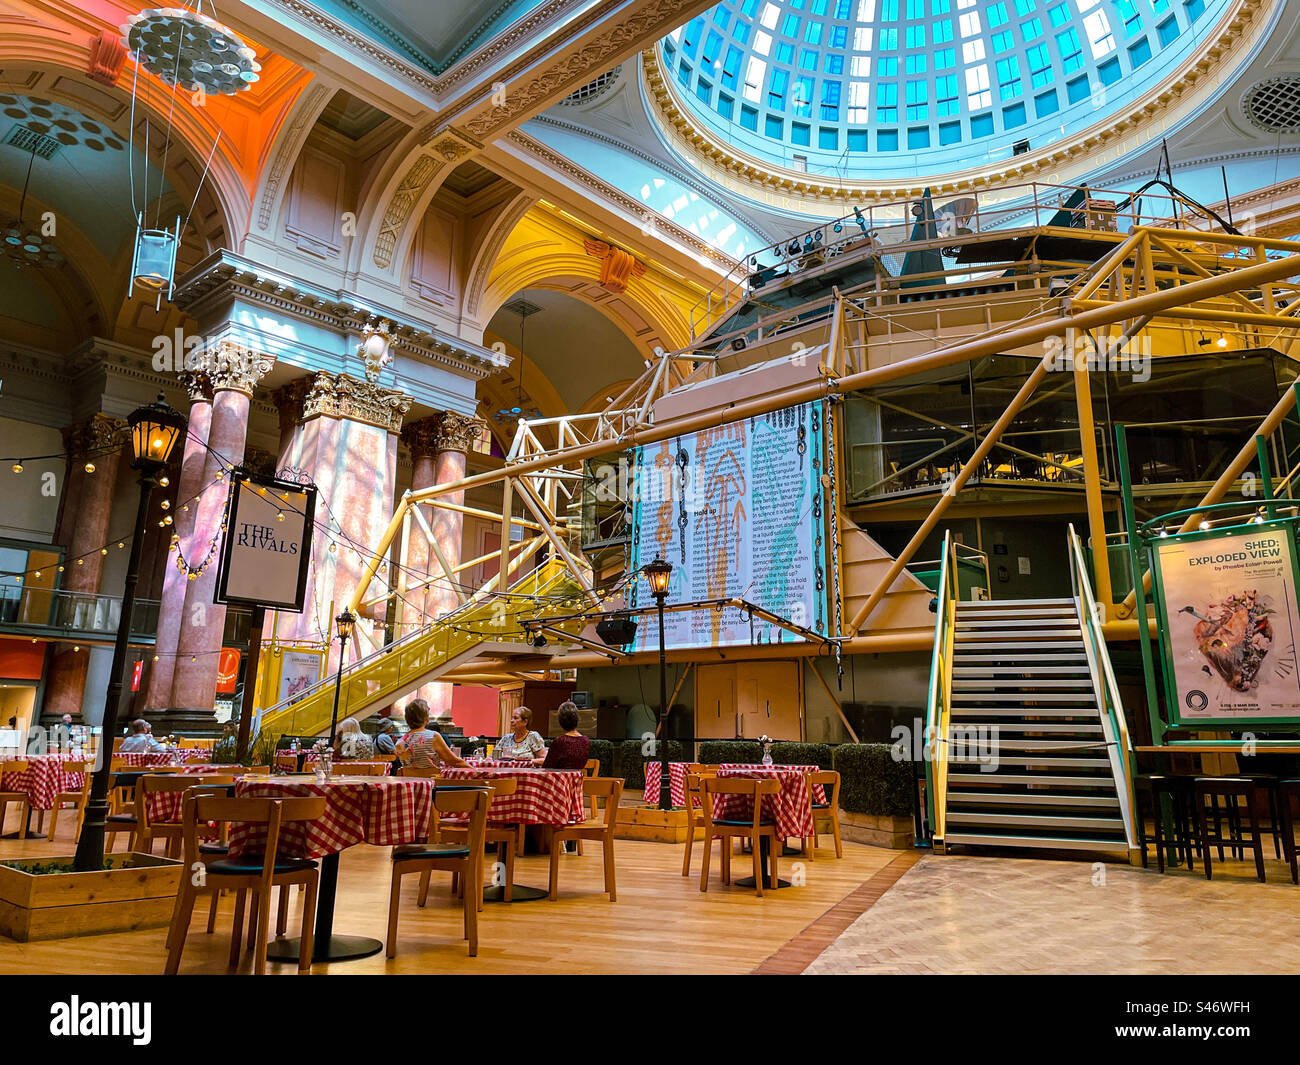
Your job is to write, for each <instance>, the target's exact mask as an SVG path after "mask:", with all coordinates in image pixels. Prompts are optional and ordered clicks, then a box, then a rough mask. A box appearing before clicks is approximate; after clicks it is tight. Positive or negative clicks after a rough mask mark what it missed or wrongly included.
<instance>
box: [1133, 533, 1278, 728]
mask: <svg viewBox="0 0 1300 1065" xmlns="http://www.w3.org/2000/svg"><path fill="white" fill-rule="evenodd" d="M1153 553H1154V555H1155V563H1156V565H1155V567H1154V575H1155V579H1156V605H1157V608H1158V610H1159V614H1160V630H1161V633H1162V636H1163V649H1164V654H1165V664H1166V669H1165V679H1166V685H1167V689H1168V694H1169V704H1170V706H1171V708H1172V710H1173V714H1174V723H1175V724H1189V725H1190V724H1196V725H1203V724H1225V723H1226V724H1239V723H1250V724H1259V723H1282V722H1295V721H1297V720H1300V674H1298V673H1297V670H1296V640H1297V637H1300V613H1298V612H1297V606H1296V587H1297V584H1298V583H1300V581H1298V580H1297V570H1296V549H1295V538H1294V534H1293V531H1292V527H1291V525H1290V524H1289V523H1284V522H1276V523H1264V524H1260V525H1252V526H1251V527H1250V529H1249V531H1245V532H1243V531H1237V530H1233V531H1231V532H1228V533H1222V534H1220V533H1210V534H1208V535H1193V536H1181V537H1169V538H1168V539H1164V538H1162V539H1159V540H1156V541H1155V542H1154V552H1153Z"/></svg>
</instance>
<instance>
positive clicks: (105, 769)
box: [73, 392, 186, 873]
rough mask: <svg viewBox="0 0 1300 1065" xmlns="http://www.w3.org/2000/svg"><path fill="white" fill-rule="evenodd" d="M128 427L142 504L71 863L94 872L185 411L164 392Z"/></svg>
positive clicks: (98, 863)
mask: <svg viewBox="0 0 1300 1065" xmlns="http://www.w3.org/2000/svg"><path fill="white" fill-rule="evenodd" d="M126 422H127V425H128V426H129V427H130V429H131V448H132V450H133V451H134V452H135V459H134V461H132V463H131V468H132V469H134V470H139V471H140V506H139V508H138V509H137V511H136V515H135V529H134V530H133V531H132V533H131V553H130V557H129V559H128V561H127V565H126V584H125V585H124V587H123V589H122V612H121V615H120V616H119V617H118V620H117V639H116V640H115V641H114V643H113V664H112V666H111V667H110V669H109V673H108V693H107V695H106V696H105V698H104V720H103V723H102V733H101V736H100V749H99V768H98V769H96V770H95V777H94V780H93V781H92V782H91V785H90V798H89V799H88V800H87V802H86V814H85V820H84V823H83V824H82V827H81V840H80V842H79V843H78V844H77V857H76V861H75V862H74V863H73V869H75V870H76V871H77V872H79V873H86V872H92V871H95V870H98V869H101V868H103V865H104V829H105V825H106V823H107V820H108V785H109V782H110V778H111V777H112V774H113V759H112V751H113V736H114V734H115V733H116V732H117V713H118V710H119V709H120V704H121V702H122V674H123V672H124V671H125V670H126V652H127V641H128V640H129V638H130V635H131V614H132V613H133V611H134V609H135V586H136V585H137V584H138V583H139V580H140V551H141V548H142V547H143V546H144V525H145V520H146V519H147V518H148V516H149V497H150V495H151V494H152V493H153V489H154V486H155V485H157V484H158V476H159V474H161V473H162V471H163V470H164V469H165V468H166V467H167V459H168V458H169V457H170V455H171V453H172V448H173V447H175V446H176V441H177V440H179V439H180V437H181V435H182V434H183V433H184V432H185V424H186V422H185V415H183V414H181V413H180V411H176V410H172V408H171V407H169V406H167V403H166V402H165V400H164V397H163V394H162V393H161V392H159V393H158V398H157V399H156V400H155V401H154V402H153V403H150V404H149V405H148V406H147V407H138V408H137V409H135V410H133V411H132V412H131V413H130V414H129V415H127V419H126Z"/></svg>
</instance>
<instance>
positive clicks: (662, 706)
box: [641, 555, 673, 810]
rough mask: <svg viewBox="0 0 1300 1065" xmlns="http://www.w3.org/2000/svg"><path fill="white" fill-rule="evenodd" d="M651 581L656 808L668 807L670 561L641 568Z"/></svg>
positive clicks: (671, 803)
mask: <svg viewBox="0 0 1300 1065" xmlns="http://www.w3.org/2000/svg"><path fill="white" fill-rule="evenodd" d="M641 573H642V574H643V575H644V576H645V579H646V580H647V581H648V582H649V584H650V594H651V595H653V596H654V597H655V604H656V605H657V606H658V607H659V745H658V748H659V770H660V772H659V809H661V810H671V809H672V806H673V800H672V791H671V790H670V786H669V779H668V778H669V773H668V665H667V660H666V659H665V657H664V599H666V598H667V596H668V579H669V578H670V577H671V576H672V575H673V564H672V563H671V562H668V561H666V560H664V559H663V558H660V557H659V556H658V555H655V560H654V561H653V562H650V563H647V564H646V565H644V566H642V567H641Z"/></svg>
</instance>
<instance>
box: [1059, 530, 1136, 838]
mask: <svg viewBox="0 0 1300 1065" xmlns="http://www.w3.org/2000/svg"><path fill="white" fill-rule="evenodd" d="M1068 537H1069V547H1070V551H1069V554H1070V584H1071V586H1072V588H1073V590H1074V602H1075V606H1076V608H1077V609H1078V612H1079V628H1080V629H1081V631H1082V632H1083V645H1084V650H1085V651H1086V652H1087V655H1088V671H1089V672H1090V673H1091V674H1092V686H1093V691H1094V692H1095V694H1096V696H1097V706H1098V708H1099V709H1100V711H1101V715H1100V716H1101V727H1102V732H1103V734H1104V736H1105V743H1106V754H1107V757H1108V758H1109V759H1110V764H1111V772H1112V774H1113V776H1114V778H1115V785H1116V787H1115V792H1116V794H1117V795H1118V797H1119V806H1120V816H1121V817H1122V818H1123V821H1124V837H1125V839H1126V840H1127V841H1128V846H1129V849H1130V850H1135V849H1137V846H1138V838H1137V825H1136V822H1135V821H1134V816H1135V811H1136V804H1135V802H1134V797H1133V766H1134V758H1135V754H1134V752H1133V748H1132V745H1131V743H1130V741H1129V734H1128V721H1127V719H1126V718H1125V716H1124V700H1123V699H1122V697H1121V696H1120V693H1119V685H1118V684H1117V683H1116V681H1115V671H1114V670H1113V669H1112V668H1111V664H1110V655H1109V653H1107V651H1106V638H1105V636H1104V635H1103V633H1102V624H1103V623H1104V621H1105V616H1104V613H1103V610H1102V607H1101V604H1100V603H1098V602H1097V598H1096V596H1095V595H1094V594H1093V591H1092V581H1091V579H1090V578H1089V576H1088V567H1087V564H1086V563H1085V561H1084V553H1083V543H1082V542H1081V541H1080V539H1079V534H1078V533H1076V532H1075V531H1074V524H1073V523H1071V524H1070V527H1069V532H1068Z"/></svg>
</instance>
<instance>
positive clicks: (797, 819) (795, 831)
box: [713, 762, 826, 887]
mask: <svg viewBox="0 0 1300 1065" xmlns="http://www.w3.org/2000/svg"><path fill="white" fill-rule="evenodd" d="M819 772H821V766H816V765H749V764H744V763H738V762H733V763H724V764H723V765H720V766H718V768H717V775H718V776H719V777H723V778H732V779H735V778H742V779H751V780H755V779H756V780H767V779H772V778H775V779H776V780H777V781H779V782H780V790H779V791H778V792H777V793H776V794H775V795H764V796H763V812H762V816H763V817H765V818H767V819H769V820H771V821H774V822H775V823H776V834H777V837H778V838H784V837H789V836H797V837H799V838H800V839H803V838H805V837H808V836H811V835H812V833H813V816H812V804H813V803H814V802H820V803H824V802H825V801H826V793H825V790H824V789H823V788H822V786H821V785H820V784H814V785H812V787H811V789H810V788H809V785H808V775H809V774H810V773H819ZM753 816H754V801H753V800H752V799H750V798H747V797H746V796H744V795H715V796H714V797H713V817H714V820H740V821H749V820H751V819H752V818H753ZM767 847H768V838H767V837H766V836H764V837H762V840H761V842H760V844H759V848H760V853H761V854H762V858H763V876H764V878H765V880H766V877H767V861H768V856H767ZM736 883H737V884H738V885H740V886H741V887H753V886H754V878H753V877H746V878H745V879H743V880H737V881H736ZM789 886H790V883H789V881H786V880H779V881H777V887H789Z"/></svg>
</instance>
